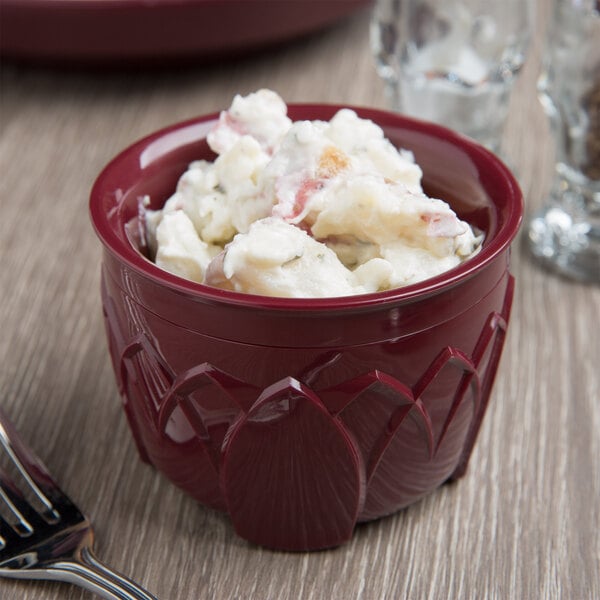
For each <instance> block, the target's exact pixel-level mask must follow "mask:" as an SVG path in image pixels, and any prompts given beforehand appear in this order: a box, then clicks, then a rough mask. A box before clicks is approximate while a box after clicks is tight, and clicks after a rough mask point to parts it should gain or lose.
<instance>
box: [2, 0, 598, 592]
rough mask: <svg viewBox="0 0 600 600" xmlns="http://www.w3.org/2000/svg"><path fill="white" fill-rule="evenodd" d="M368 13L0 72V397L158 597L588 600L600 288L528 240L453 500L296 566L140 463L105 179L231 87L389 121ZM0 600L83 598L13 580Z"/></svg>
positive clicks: (527, 168)
mask: <svg viewBox="0 0 600 600" xmlns="http://www.w3.org/2000/svg"><path fill="white" fill-rule="evenodd" d="M544 9H545V4H544V5H542V10H541V13H540V19H539V21H540V23H543V15H544V14H545V10H544ZM368 16H369V15H368V12H362V13H359V14H357V15H355V16H353V17H351V18H350V19H348V20H346V21H344V22H342V23H340V24H339V25H337V26H335V27H333V28H331V29H329V30H327V31H325V32H321V33H319V34H317V35H313V36H310V37H308V38H306V39H303V40H300V41H297V42H294V43H291V44H287V45H285V46H284V47H281V48H279V49H277V51H274V52H268V53H265V54H260V55H258V56H248V57H245V58H244V59H242V60H238V61H235V62H231V63H228V64H226V65H215V66H197V67H190V68H186V69H183V70H181V71H178V72H170V73H169V72H165V71H158V72H152V71H151V72H146V73H138V74H132V73H110V72H105V73H86V72H65V71H53V70H50V69H42V68H35V67H25V66H16V65H9V64H5V65H3V68H2V79H1V82H2V107H1V124H2V127H1V135H0V153H1V154H0V156H1V161H2V162H1V167H0V186H1V193H0V202H1V209H0V248H1V254H0V265H1V267H0V282H1V287H0V289H1V294H2V296H1V302H0V331H1V332H2V335H1V336H0V403H1V404H2V407H3V408H4V410H5V411H6V412H7V413H9V414H10V415H11V417H12V418H13V420H14V422H15V423H16V425H17V426H18V428H19V429H20V431H21V432H22V434H23V436H24V438H25V439H26V440H28V441H29V442H31V444H32V445H33V446H34V448H35V449H36V450H37V451H38V453H39V454H41V455H42V456H43V458H44V460H45V462H46V463H47V465H48V467H49V468H50V470H51V472H52V473H53V474H54V475H55V477H56V478H57V479H58V480H59V481H60V482H61V483H62V485H63V487H64V488H65V489H66V490H67V491H68V492H69V493H70V494H71V496H72V497H73V498H74V499H76V501H77V502H78V503H79V504H80V505H81V507H83V508H84V509H85V511H86V512H87V513H89V514H90V515H91V516H92V518H93V521H94V524H95V527H96V531H97V550H98V554H99V555H100V556H101V557H102V558H103V559H105V560H106V561H107V562H108V563H109V564H111V565H113V566H115V567H117V568H119V569H120V570H121V571H123V572H125V573H127V574H128V575H130V576H132V577H133V578H135V579H136V580H138V581H140V582H141V583H142V584H144V585H145V586H147V588H148V589H149V590H150V591H152V592H153V593H155V594H156V595H157V596H158V597H159V598H161V599H163V600H179V599H180V600H188V599H189V600H197V599H200V598H215V599H219V600H220V599H230V598H235V599H240V600H242V599H273V600H275V599H277V600H297V599H302V600H304V599H314V600H317V599H318V600H320V599H323V600H330V599H331V600H349V599H359V598H360V599H364V600H377V599H380V598H381V599H383V598H389V599H398V598H401V599H404V598H407V599H408V598H410V599H421V598H427V599H430V600H437V599H443V598H453V599H461V600H463V599H469V598H498V599H504V598H506V599H548V598H564V599H572V600H588V599H589V600H591V599H592V598H600V575H599V568H600V533H599V532H600V368H599V365H600V358H599V357H600V327H599V324H600V322H599V321H600V316H599V315H600V289H598V288H597V287H595V288H594V287H590V286H584V285H579V284H575V283H570V282H567V281H565V280H562V279H560V278H558V277H555V276H553V275H550V274H548V273H546V272H544V271H542V270H541V269H539V268H538V267H537V266H536V265H535V264H534V263H532V261H531V260H530V259H529V257H528V255H527V252H526V249H525V246H524V244H523V243H522V240H521V239H520V240H517V242H516V243H515V245H514V252H513V267H512V270H513V273H514V274H515V276H516V279H517V289H516V297H515V302H514V308H513V315H512V322H511V326H510V329H509V335H508V339H507V342H506V347H505V352H504V356H503V359H502V362H501V366H500V370H499V373H498V377H497V382H496V385H495V388H494V391H493V395H492V400H491V404H490V407H489V410H488V414H487V416H486V420H485V421H484V426H483V429H482V431H481V434H480V437H479V440H478V443H477V446H476V450H475V453H474V456H473V457H472V460H471V463H470V468H469V472H468V473H467V475H466V477H465V478H464V479H462V480H461V481H459V482H458V483H457V484H456V485H450V486H445V487H443V488H441V489H439V490H438V491H436V492H435V493H433V494H432V495H430V496H429V497H427V498H426V499H425V500H423V501H421V502H419V503H418V504H416V505H414V506H412V507H410V508H408V509H407V510H404V511H402V512H400V513H398V514H396V515H394V516H391V517H389V518H385V519H382V520H379V521H377V522H374V523H371V524H369V525H367V526H361V527H359V528H358V529H357V531H356V534H355V536H354V538H353V540H352V541H351V542H350V543H349V544H347V545H345V546H343V547H341V548H338V549H335V550H329V551H325V552H319V553H312V554H310V553H308V554H290V553H278V552H271V551H268V550H264V549H261V548H256V547H252V546H250V545H248V544H247V543H245V542H244V541H243V540H241V539H239V538H238V537H236V536H235V534H234V532H233V529H232V526H231V524H230V522H229V521H228V519H227V518H225V517H224V516H223V515H221V514H219V513H216V512H213V511H211V510H208V509H205V508H203V507H201V506H198V505H197V504H196V503H195V502H194V501H193V500H191V499H190V498H187V497H185V496H184V495H183V493H181V492H180V491H179V490H177V489H175V488H174V487H173V486H172V485H171V484H169V483H168V482H167V481H166V480H165V479H164V478H163V477H162V476H161V475H159V474H158V473H156V472H155V471H154V470H153V469H152V468H150V467H148V466H146V465H144V464H142V463H141V462H140V461H139V460H138V459H137V456H136V451H135V448H134V445H133V442H132V439H131V437H130V435H129V431H128V429H127V425H126V422H125V417H124V414H123V413H122V410H121V407H120V402H119V397H118V394H117V389H116V385H115V382H114V378H113V374H112V371H111V367H110V364H109V359H108V354H107V350H106V342H105V338H104V330H103V324H102V318H101V310H100V297H99V291H98V287H99V261H100V244H99V242H98V241H97V239H96V237H95V235H94V233H93V231H92V228H91V225H90V223H89V219H88V214H87V199H88V192H89V190H90V186H91V184H92V182H93V180H94V178H95V176H96V174H97V173H98V172H99V171H100V169H101V168H102V167H103V166H104V164H105V163H106V162H107V161H108V160H109V159H110V158H111V157H112V156H113V155H114V154H115V153H117V152H118V151H119V150H120V149H122V148H124V147H125V146H127V145H128V144H130V143H131V142H133V141H134V140H136V139H137V138H139V137H141V136H143V135H145V134H147V133H150V132H152V131H154V130H156V129H158V128H160V127H162V126H164V125H167V124H170V123H173V122H176V121H179V120H182V119H186V118H189V117H193V116H195V115H198V114H201V113H206V112H212V111H215V110H218V109H221V108H223V107H225V106H227V105H228V104H229V101H230V99H231V98H232V97H233V95H234V94H235V93H236V92H241V93H247V92H250V91H252V90H255V89H258V88H260V87H269V88H272V89H275V90H277V91H279V92H280V93H281V94H282V95H283V96H284V97H285V99H286V100H287V101H297V102H301V101H325V102H337V103H351V104H358V105H372V106H376V107H385V106H386V98H385V95H384V92H383V85H382V84H381V82H380V81H379V79H378V78H377V76H376V74H375V71H374V68H373V64H372V59H371V56H370V53H369V44H368ZM539 48H540V44H539V35H538V36H537V38H536V44H535V45H534V47H533V50H532V53H531V55H530V58H529V61H528V63H527V67H526V68H525V70H524V72H523V74H522V77H521V78H520V80H519V83H518V86H517V89H516V92H515V94H514V97H513V102H514V104H513V111H512V115H511V118H510V121H509V124H508V126H507V131H506V140H505V141H506V150H507V154H508V156H509V158H510V160H511V161H512V163H513V164H514V165H516V166H517V168H518V173H519V178H520V181H521V184H522V187H523V191H524V194H525V197H526V203H527V210H528V212H530V211H532V210H534V209H536V207H538V206H540V205H541V203H542V201H543V198H544V194H545V192H546V190H547V187H548V178H549V176H550V173H551V171H552V151H551V145H550V143H549V138H548V130H547V125H546V119H545V118H544V116H543V114H542V111H541V108H540V106H539V104H538V102H537V99H536V95H535V79H536V77H537V73H538V69H539ZM523 237H524V236H523V235H522V234H521V238H523ZM0 596H1V597H2V598H3V599H4V600H6V599H17V598H19V599H20V598H22V599H27V600H30V599H34V598H35V599H54V598H57V599H58V598H61V599H75V598H88V597H91V595H89V594H87V593H86V592H82V591H80V590H77V589H74V588H71V587H69V586H67V585H64V584H58V583H23V582H11V581H8V580H2V581H0Z"/></svg>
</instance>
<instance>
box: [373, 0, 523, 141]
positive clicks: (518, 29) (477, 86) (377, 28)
mask: <svg viewBox="0 0 600 600" xmlns="http://www.w3.org/2000/svg"><path fill="white" fill-rule="evenodd" d="M532 16H533V4H532V2H531V1H529V0H377V2H376V4H375V6H374V9H373V16H372V20H371V47H372V51H373V53H374V56H375V62H376V66H377V70H378V72H379V74H380V75H381V77H382V78H383V79H384V81H385V82H386V87H387V91H388V94H389V96H390V98H391V103H392V106H393V108H394V109H395V110H397V111H399V112H403V113H406V114H408V115H411V116H414V117H417V118H421V119H424V120H428V121H434V122H436V123H440V124H442V125H445V126H447V127H450V128H452V129H455V130H457V131H460V132H461V133H464V134H466V135H468V136H470V137H472V138H474V139H475V140H477V141H478V142H480V143H482V144H484V145H485V146H487V147H488V148H490V149H491V150H493V151H495V152H498V151H499V148H500V143H501V137H502V130H503V127H504V124H505V121H506V117H507V115H508V104H509V99H510V93H511V91H512V88H513V84H514V81H515V78H516V76H517V74H518V72H519V70H520V69H521V67H522V66H523V63H524V61H525V55H526V51H527V48H528V45H529V39H530V31H531V23H532Z"/></svg>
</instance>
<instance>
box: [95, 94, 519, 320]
mask: <svg viewBox="0 0 600 600" xmlns="http://www.w3.org/2000/svg"><path fill="white" fill-rule="evenodd" d="M342 108H349V109H351V110H354V111H356V112H357V114H358V115H359V116H360V117H361V118H368V119H371V120H372V121H374V122H375V123H376V124H377V125H379V126H380V127H382V128H383V129H384V132H385V128H386V125H388V126H392V125H393V126H395V127H398V128H404V129H411V130H413V131H417V132H420V133H423V134H426V135H428V136H429V137H435V138H439V139H441V140H443V141H446V142H449V143H450V144H451V145H454V146H458V147H460V148H461V150H462V151H464V152H466V154H467V155H468V156H469V158H470V159H471V161H472V162H473V163H474V164H475V165H476V166H477V167H478V171H480V169H479V167H480V166H481V165H482V164H484V163H485V166H486V168H490V167H492V168H493V169H494V170H495V174H496V175H497V176H499V177H500V178H501V180H502V181H503V183H504V185H505V187H506V194H505V195H506V197H507V204H509V205H510V210H509V211H508V213H509V214H508V217H507V219H506V220H505V221H504V222H503V223H502V224H501V226H500V228H499V229H498V231H497V232H496V234H495V235H494V237H493V239H492V240H491V241H490V243H489V244H487V245H485V246H484V247H483V248H482V249H481V251H480V252H479V253H478V254H477V255H475V256H474V257H472V258H470V259H468V260H466V261H465V262H463V263H461V264H460V265H458V266H456V267H454V268H452V269H450V270H449V271H446V272H444V273H441V274H440V275H436V276H435V277H431V278H428V279H425V280H423V281H421V282H418V283H414V284H410V285H406V286H403V287H399V288H394V289H391V290H386V291H383V292H372V293H368V294H357V295H350V296H336V297H327V298H284V297H276V296H262V295H257V294H248V293H243V292H234V291H230V290H223V289H220V288H215V287H211V286H208V285H205V284H202V283H197V282H195V281H191V280H187V279H184V278H182V277H179V276H177V275H174V274H172V273H169V272H168V271H165V270H163V269H161V268H160V267H158V266H157V265H156V264H154V263H153V262H152V261H150V260H149V259H147V258H146V257H144V256H143V255H142V254H141V253H140V252H139V251H138V250H137V249H136V248H135V247H134V246H133V245H132V244H131V243H130V242H129V241H128V239H127V236H126V234H125V231H122V232H120V233H121V235H118V234H117V233H116V232H115V230H114V228H113V227H112V226H111V225H110V223H109V219H108V215H109V213H110V212H112V210H114V206H113V207H112V209H111V210H110V211H105V210H103V208H102V204H103V200H104V199H105V197H106V196H107V194H110V193H111V190H107V189H106V185H107V180H108V179H109V178H110V177H111V176H112V175H113V174H114V172H115V171H116V170H117V169H119V168H120V167H121V166H122V164H123V163H124V162H125V161H127V160H131V159H133V158H135V157H137V158H138V160H137V161H136V164H137V169H138V171H137V174H141V173H142V172H143V170H144V168H145V166H143V165H141V163H140V160H139V159H140V158H141V156H142V153H143V152H144V150H145V149H146V148H147V147H148V146H150V144H152V143H154V142H157V141H158V140H159V139H161V138H164V137H166V136H171V137H172V136H173V135H174V134H176V133H178V132H179V133H181V132H182V131H184V130H186V129H189V128H190V127H194V126H199V125H202V124H206V123H208V122H211V121H215V120H216V119H218V117H219V114H220V113H219V112H213V113H209V114H203V115H199V116H196V117H194V118H191V119H186V120H183V121H179V122H176V123H173V124H171V125H168V126H166V127H163V128H160V129H158V130H157V131H154V132H153V133H150V134H149V135H146V136H144V137H142V138H140V139H138V140H137V141H135V142H133V143H132V144H130V145H129V146H127V147H126V148H124V149H123V150H121V151H120V152H119V153H118V154H117V155H116V156H114V158H113V159H112V160H110V161H109V162H108V163H107V164H106V165H105V167H104V168H103V169H102V170H101V172H100V173H99V175H98V176H97V178H96V179H95V181H94V183H93V185H92V188H91V192H90V198H89V214H90V218H91V221H92V226H93V228H94V230H95V232H96V235H97V236H98V238H99V239H100V241H101V242H102V244H103V247H104V249H105V250H107V251H109V252H110V253H111V254H112V255H113V257H115V258H116V259H117V260H119V261H122V262H124V263H125V264H126V265H127V266H128V267H130V268H131V269H133V270H134V271H135V272H136V273H138V274H139V275H140V276H142V277H143V278H145V279H149V280H150V281H152V282H153V283H155V284H157V285H159V286H162V287H167V288H169V289H171V290H172V291H173V292H175V293H178V294H184V295H187V296H192V297H195V298H196V299H197V300H204V301H212V302H217V303H219V304H229V305H238V306H244V307H248V308H267V309H273V310H302V311H322V310H328V309H336V310H356V309H361V308H373V307H376V306H381V305H388V304H390V303H393V304H398V303H402V302H413V301H416V300H418V299H420V298H425V297H429V296H431V295H433V294H436V293H439V292H443V291H444V290H447V289H449V288H452V287H454V286H456V285H458V284H460V283H462V282H463V281H465V280H467V279H470V278H471V277H473V276H474V275H476V274H477V273H478V272H480V271H482V270H484V269H485V267H486V266H487V265H489V264H490V263H491V262H493V261H494V260H495V259H496V258H497V257H498V256H499V255H500V254H502V253H503V252H504V251H505V250H506V249H507V248H508V247H509V246H510V244H511V242H512V241H513V239H514V238H515V237H516V235H517V232H518V230H519V227H520V225H521V222H522V219H523V212H524V203H523V195H522V192H521V189H520V188H519V185H518V183H517V181H516V179H515V177H514V175H513V174H512V173H511V171H510V170H509V168H508V167H507V166H506V165H505V164H504V163H503V162H502V161H501V159H500V158H498V157H497V156H496V155H494V154H493V153H492V152H491V151H489V150H487V149H486V148H484V147H483V146H481V145H479V144H478V143H477V142H475V141H473V140H472V139H470V138H468V137H466V136H464V135H462V134H460V133H458V132H455V131H453V130H450V129H448V128H446V127H443V126H441V125H438V124H435V123H431V122H428V121H422V120H419V119H415V118H413V117H408V116H406V115H402V114H399V113H394V112H391V111H388V110H384V109H378V108H370V107H364V106H357V105H350V104H348V105H346V104H337V103H289V104H288V110H289V111H290V112H292V113H293V112H295V111H305V112H306V111H309V112H314V111H325V112H331V111H333V112H335V111H337V110H339V109H342ZM200 139H202V138H201V137H200V138H198V140H200ZM189 143H190V140H189V139H187V138H184V139H183V140H182V143H181V144H179V145H187V144H189ZM177 147H178V145H175V146H172V147H171V150H174V149H175V148H177ZM409 149H410V148H409ZM182 174H183V173H182ZM131 181H133V177H132V178H131ZM117 192H120V193H122V194H123V195H124V192H123V190H122V189H119V190H116V189H113V190H112V195H113V196H114V194H115V193H117ZM117 202H118V200H117Z"/></svg>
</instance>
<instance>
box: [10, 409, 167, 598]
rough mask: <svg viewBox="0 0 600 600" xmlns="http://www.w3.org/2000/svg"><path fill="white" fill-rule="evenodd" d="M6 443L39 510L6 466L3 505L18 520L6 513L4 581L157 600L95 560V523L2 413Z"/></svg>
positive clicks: (114, 596) (11, 457)
mask: <svg viewBox="0 0 600 600" xmlns="http://www.w3.org/2000/svg"><path fill="white" fill-rule="evenodd" d="M0 443H1V444H2V446H3V447H4V450H5V451H6V454H7V455H8V457H9V459H10V460H11V461H12V462H13V464H14V466H15V467H16V470H18V471H19V472H20V474H21V476H22V477H23V479H24V481H25V482H26V483H27V485H28V486H29V487H30V488H31V492H32V493H33V495H34V496H35V497H37V499H38V500H39V507H34V506H33V505H32V503H30V502H29V501H28V500H27V499H26V498H25V496H24V495H23V493H22V492H21V490H20V489H19V488H18V487H17V485H15V483H14V481H13V480H12V479H11V478H10V476H9V475H8V474H7V473H6V472H5V471H4V469H2V466H1V465H0V502H4V503H5V505H6V508H7V509H8V513H7V512H6V511H5V514H10V515H11V517H14V518H11V519H10V522H9V521H8V520H7V519H5V518H4V517H2V516H1V515H0V577H11V578H15V579H47V580H55V581H66V582H68V583H72V584H75V585H79V586H81V587H84V588H86V589H88V590H90V591H92V592H95V593H96V594H98V595H100V596H102V597H103V598H109V599H110V600H156V598H155V597H154V596H152V595H151V594H149V593H148V592H146V591H145V590H143V589H142V588H141V587H140V586H138V585H137V584H135V583H134V582H133V581H131V580H130V579H128V578H127V577H124V576H123V575H119V574H118V573H115V572H114V571H112V570H111V569H109V568H108V567H107V566H106V565H103V564H102V563H101V562H100V561H99V560H98V559H97V558H96V557H95V556H94V553H93V550H92V544H93V541H94V532H93V529H92V525H91V523H90V522H89V521H88V519H87V518H86V517H85V516H84V515H83V514H82V513H81V512H80V511H79V509H78V508H77V507H76V506H75V504H73V502H71V500H70V499H69V498H68V497H67V496H66V495H65V494H64V492H62V491H61V490H60V488H59V487H58V486H57V485H56V483H55V482H54V480H53V479H52V477H51V476H50V474H49V473H48V471H47V469H46V467H44V465H43V464H42V462H41V460H40V459H39V458H38V457H37V456H36V455H35V454H34V453H33V451H32V450H31V449H29V448H28V447H27V446H26V445H25V443H24V442H23V441H22V440H21V438H20V437H19V435H18V434H17V431H16V430H15V428H14V427H13V425H12V423H11V422H10V421H9V420H8V418H7V417H6V415H5V414H4V412H3V411H2V409H0ZM34 496H32V498H33V497H34ZM36 503H37V502H36Z"/></svg>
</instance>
